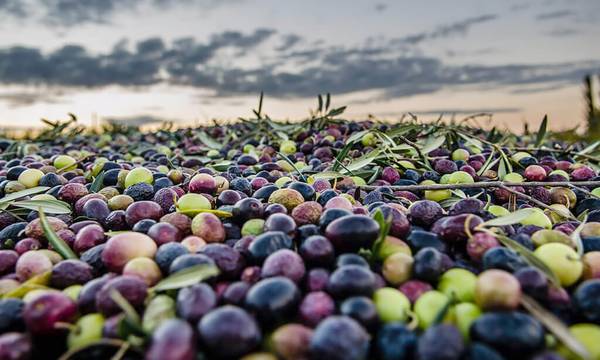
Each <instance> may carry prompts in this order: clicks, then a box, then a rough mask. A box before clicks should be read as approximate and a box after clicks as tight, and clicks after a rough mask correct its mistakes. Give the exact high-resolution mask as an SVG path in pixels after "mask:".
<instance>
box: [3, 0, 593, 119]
mask: <svg viewBox="0 0 600 360" xmlns="http://www.w3.org/2000/svg"><path fill="white" fill-rule="evenodd" d="M598 13H600V1H597V0H568V1H566V0H531V1H521V0H506V1H481V0H454V1H445V0H438V1H433V0H423V1H403V0H395V1H392V0H387V1H386V0H381V1H379V0H376V1H366V0H352V1H348V0H346V1H343V0H339V1H333V0H330V1H319V0H301V1H296V0H286V1H281V0H0V126H4V127H24V126H25V127H29V126H41V122H40V121H39V120H40V118H48V119H64V118H66V117H67V113H69V112H71V113H74V114H76V115H77V116H78V118H79V121H80V122H81V123H83V124H92V123H97V122H99V121H104V120H117V121H131V122H134V123H145V122H152V121H163V120H167V121H174V122H176V123H177V124H182V125H187V124H200V123H203V122H207V121H209V120H211V119H213V118H218V119H235V118H237V117H239V116H250V115H251V109H252V108H254V107H256V104H257V101H258V95H259V93H260V92H261V91H264V93H265V101H264V105H263V109H264V110H265V111H266V112H267V113H268V114H269V115H270V116H271V117H273V118H278V119H300V118H302V117H305V116H307V114H308V111H309V109H311V108H314V107H315V106H316V95H317V94H319V93H326V92H330V93H331V94H332V103H333V105H334V106H343V105H347V106H348V108H347V110H346V113H345V114H344V115H345V116H346V117H349V118H354V119H362V118H365V117H366V116H368V115H369V114H371V115H373V116H375V117H377V118H380V119H386V120H396V119H399V118H400V117H401V116H402V114H403V113H406V112H412V113H414V114H416V115H417V116H418V117H419V118H421V119H424V120H428V119H436V118H438V117H439V116H440V114H444V116H445V117H446V118H447V119H449V118H451V117H452V116H454V117H456V118H458V119H460V118H462V117H465V116H467V115H469V114H473V113H479V112H491V113H493V114H494V115H493V118H492V123H489V122H487V121H486V122H485V123H484V124H482V125H484V126H488V125H490V126H491V124H494V125H499V126H502V127H508V128H512V129H520V128H521V127H522V124H523V122H529V123H530V124H532V126H535V125H536V124H538V123H539V122H540V121H541V119H542V118H543V116H544V114H548V116H549V125H550V127H552V128H554V129H564V128H572V127H574V126H576V125H577V124H578V123H581V122H583V121H584V118H585V116H584V114H585V103H584V101H583V95H582V94H583V88H582V79H583V77H584V76H585V75H586V74H592V73H600V46H597V44H598V42H597V35H598V34H599V33H600V22H598V21H596V20H597V19H596V15H597V14H598ZM93 119H95V120H93Z"/></svg>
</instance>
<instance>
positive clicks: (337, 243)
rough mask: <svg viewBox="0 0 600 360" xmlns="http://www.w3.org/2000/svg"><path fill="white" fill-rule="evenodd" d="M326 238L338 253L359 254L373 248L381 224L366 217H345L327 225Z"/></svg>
mask: <svg viewBox="0 0 600 360" xmlns="http://www.w3.org/2000/svg"><path fill="white" fill-rule="evenodd" d="M325 236H326V237H327V238H328V239H329V241H331V243H332V244H333V247H334V248H335V249H336V252H340V253H342V252H357V251H358V250H360V249H361V248H365V249H368V248H370V247H371V245H372V244H373V242H374V241H375V239H377V236H379V224H378V223H377V222H376V221H375V220H373V219H371V218H370V217H368V216H364V215H349V216H344V217H341V218H339V219H336V220H334V221H332V222H331V223H330V224H329V225H327V228H326V229H325Z"/></svg>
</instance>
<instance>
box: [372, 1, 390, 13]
mask: <svg viewBox="0 0 600 360" xmlns="http://www.w3.org/2000/svg"><path fill="white" fill-rule="evenodd" d="M374 7H375V11H377V12H384V11H385V10H387V8H388V4H384V3H377V4H375V6H374Z"/></svg>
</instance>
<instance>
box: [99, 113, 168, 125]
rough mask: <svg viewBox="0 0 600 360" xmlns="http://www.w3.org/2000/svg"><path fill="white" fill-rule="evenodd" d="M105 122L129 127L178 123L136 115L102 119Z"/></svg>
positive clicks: (155, 117)
mask: <svg viewBox="0 0 600 360" xmlns="http://www.w3.org/2000/svg"><path fill="white" fill-rule="evenodd" d="M102 121H103V122H106V123H113V124H119V125H127V126H143V125H152V124H161V123H164V122H176V120H173V119H165V118H161V117H157V116H153V115H134V116H126V117H118V116H115V117H106V118H103V119H102Z"/></svg>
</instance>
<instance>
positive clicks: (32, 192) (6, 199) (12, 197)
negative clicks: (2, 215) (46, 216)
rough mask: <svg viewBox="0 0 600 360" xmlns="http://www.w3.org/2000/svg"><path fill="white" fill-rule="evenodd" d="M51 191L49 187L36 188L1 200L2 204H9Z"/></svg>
mask: <svg viewBox="0 0 600 360" xmlns="http://www.w3.org/2000/svg"><path fill="white" fill-rule="evenodd" d="M49 189H50V188H49V187H48V186H36V187H34V188H31V189H25V190H21V191H17V192H14V193H11V194H8V195H6V196H5V197H3V198H2V199H0V204H4V203H6V202H9V201H13V200H17V199H20V198H22V197H25V196H29V195H35V194H39V193H43V192H44V191H47V190H49Z"/></svg>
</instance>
